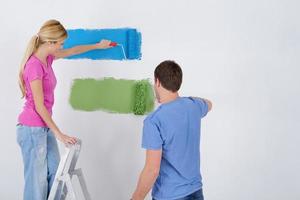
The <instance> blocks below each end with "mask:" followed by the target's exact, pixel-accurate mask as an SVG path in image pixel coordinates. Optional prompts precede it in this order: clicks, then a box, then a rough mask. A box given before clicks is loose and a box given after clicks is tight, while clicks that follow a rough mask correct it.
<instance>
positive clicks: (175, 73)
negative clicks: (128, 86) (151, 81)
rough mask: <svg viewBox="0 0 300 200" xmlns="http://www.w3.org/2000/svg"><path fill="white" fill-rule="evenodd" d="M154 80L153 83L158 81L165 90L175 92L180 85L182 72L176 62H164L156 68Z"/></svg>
mask: <svg viewBox="0 0 300 200" xmlns="http://www.w3.org/2000/svg"><path fill="white" fill-rule="evenodd" d="M154 78H155V81H156V79H158V80H159V81H160V82H161V85H162V86H163V87H164V88H166V89H167V90H170V91H172V92H177V91H178V90H179V88H180V86H181V83H182V70H181V68H180V66H179V65H178V64H177V63H176V62H174V61H172V60H166V61H163V62H161V63H160V64H159V65H158V66H157V67H156V69H155V71H154Z"/></svg>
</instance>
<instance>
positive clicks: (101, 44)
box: [95, 40, 112, 49]
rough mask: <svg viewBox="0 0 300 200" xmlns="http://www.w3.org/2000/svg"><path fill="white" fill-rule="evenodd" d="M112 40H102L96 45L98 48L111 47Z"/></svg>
mask: <svg viewBox="0 0 300 200" xmlns="http://www.w3.org/2000/svg"><path fill="white" fill-rule="evenodd" d="M110 43H111V41H110V40H101V41H100V42H98V43H97V44H95V45H96V49H108V48H111V47H112V46H110Z"/></svg>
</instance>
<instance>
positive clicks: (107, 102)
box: [69, 78, 154, 115]
mask: <svg viewBox="0 0 300 200" xmlns="http://www.w3.org/2000/svg"><path fill="white" fill-rule="evenodd" d="M69 100H70V104H71V106H72V107H73V108H74V109H75V110H83V111H96V110H102V111H106V112H113V113H134V114H136V115H144V114H146V113H149V112H151V111H152V110H153V108H154V93H153V89H152V85H151V83H150V82H149V80H139V81H137V80H126V79H114V78H105V79H101V80H96V79H75V80H74V81H73V85H72V89H71V94H70V99H69Z"/></svg>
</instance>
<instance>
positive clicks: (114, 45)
mask: <svg viewBox="0 0 300 200" xmlns="http://www.w3.org/2000/svg"><path fill="white" fill-rule="evenodd" d="M109 46H111V47H116V46H119V47H120V48H121V49H122V53H123V57H124V59H127V57H126V54H125V50H124V47H123V45H122V44H118V43H116V42H111V43H110V44H109Z"/></svg>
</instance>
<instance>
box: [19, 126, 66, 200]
mask: <svg viewBox="0 0 300 200" xmlns="http://www.w3.org/2000/svg"><path fill="white" fill-rule="evenodd" d="M17 142H18V144H19V145H20V147H21V151H22V157H23V163H24V178H25V187H24V194H23V199H24V200H47V197H48V195H49V192H50V189H51V186H52V183H53V181H54V178H55V173H56V170H57V168H58V165H59V161H60V156H59V151H58V146H57V141H56V139H55V137H54V134H53V133H52V132H51V131H50V129H49V128H43V127H29V126H23V125H18V126H17Z"/></svg>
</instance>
